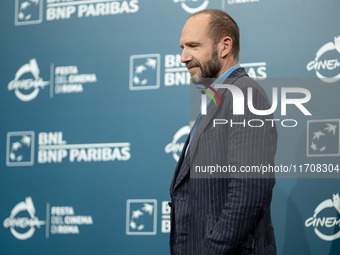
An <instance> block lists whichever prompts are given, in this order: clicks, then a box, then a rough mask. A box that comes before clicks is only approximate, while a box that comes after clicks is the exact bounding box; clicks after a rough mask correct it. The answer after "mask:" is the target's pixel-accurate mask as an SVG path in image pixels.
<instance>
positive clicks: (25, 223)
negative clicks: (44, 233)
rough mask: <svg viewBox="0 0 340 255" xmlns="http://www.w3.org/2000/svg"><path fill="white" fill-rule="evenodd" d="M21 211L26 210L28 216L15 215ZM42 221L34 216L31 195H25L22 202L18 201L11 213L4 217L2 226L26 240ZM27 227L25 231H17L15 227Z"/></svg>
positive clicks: (20, 238)
mask: <svg viewBox="0 0 340 255" xmlns="http://www.w3.org/2000/svg"><path fill="white" fill-rule="evenodd" d="M21 212H28V214H29V216H30V218H29V217H16V216H17V215H18V214H19V213H21ZM44 224H45V222H44V221H39V219H38V218H37V217H36V216H35V208H34V204H33V201H32V198H31V197H27V198H26V200H25V201H24V202H20V203H18V204H17V205H16V206H14V208H13V210H12V211H11V215H10V216H9V217H8V218H7V219H5V221H4V227H5V228H10V230H11V233H12V234H13V236H15V237H16V238H17V239H19V240H26V239H28V238H30V237H32V236H33V234H34V232H35V227H38V228H40V226H41V225H44ZM18 228H19V229H24V230H25V229H27V231H26V232H23V233H22V232H19V231H17V229H18Z"/></svg>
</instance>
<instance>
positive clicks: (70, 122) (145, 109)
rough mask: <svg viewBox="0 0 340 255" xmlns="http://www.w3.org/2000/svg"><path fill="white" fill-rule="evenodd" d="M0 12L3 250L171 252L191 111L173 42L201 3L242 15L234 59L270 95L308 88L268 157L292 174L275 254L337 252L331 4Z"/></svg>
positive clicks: (337, 50)
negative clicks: (173, 204) (173, 197)
mask: <svg viewBox="0 0 340 255" xmlns="http://www.w3.org/2000/svg"><path fill="white" fill-rule="evenodd" d="M0 6H1V8H0V20H1V21H0V26H1V36H0V41H1V48H0V59H1V61H0V70H1V78H0V109H1V116H0V167H1V170H0V222H1V225H0V253H1V254H51V255H53V254H72V253H73V254H84V255H85V254H155V255H159V254H169V249H168V237H169V232H170V225H169V223H170V209H169V207H168V206H167V201H168V200H169V192H168V191H169V185H170V182H171V178H172V174H173V171H174V168H175V165H176V160H177V159H178V155H179V153H180V151H181V149H182V146H183V142H184V141H185V138H186V136H187V134H188V133H189V130H190V127H189V122H190V120H192V118H193V117H192V116H190V108H193V107H194V106H193V104H191V105H190V97H191V96H190V79H189V78H190V77H189V74H188V72H187V70H186V68H184V66H183V65H182V64H181V63H180V54H181V50H180V48H179V38H180V34H181V30H182V27H183V25H184V23H185V20H186V18H187V16H188V15H190V14H191V13H193V12H196V11H199V10H202V9H206V8H215V9H221V10H224V11H226V12H228V13H229V14H230V15H231V16H232V17H233V18H234V19H235V20H236V21H237V23H238V24H239V27H240V33H241V52H240V61H239V62H240V64H241V65H242V66H243V67H244V68H245V69H246V71H247V72H248V74H249V75H250V76H251V77H252V78H255V79H257V80H258V82H259V83H261V84H262V86H263V87H264V88H265V90H266V91H267V93H268V94H269V97H270V98H272V87H277V88H278V91H279V103H280V102H281V101H280V95H281V94H280V93H281V89H282V88H284V87H300V88H305V89H307V90H308V91H309V92H310V93H311V99H310V100H309V101H308V102H307V103H306V104H304V105H305V107H306V108H307V109H308V110H309V111H310V112H311V113H312V115H311V116H306V115H304V114H303V113H302V112H301V111H300V110H299V109H298V108H297V107H294V106H288V107H287V115H283V114H282V113H281V111H280V105H279V107H278V109H277V111H276V112H275V116H276V118H277V119H280V121H277V123H278V132H279V144H278V152H277V156H276V163H277V165H278V166H281V168H291V169H292V168H293V169H294V167H295V169H297V171H296V172H297V173H294V174H286V173H283V174H278V178H277V184H276V186H275V189H274V195H273V202H272V214H273V224H274V228H275V235H276V240H277V248H278V254H289V255H295V254H296V255H298V254H313V255H320V254H331V255H335V254H340V198H339V192H340V185H339V184H340V182H339V179H338V177H339V175H340V171H339V167H340V165H339V164H340V161H339V158H340V134H339V127H340V115H339V111H338V109H339V108H340V103H339V95H340V82H339V79H340V56H339V54H340V37H339V36H340V30H339V24H340V18H339V10H340V2H339V1H337V0H327V1H317V0H308V1H307V0H301V1H292V0H285V1H284V0H210V1H209V0H162V1H159V0H158V1H156V0H148V1H139V0H124V1H117V0H82V1H81V0H79V1H78V0H11V1H9V0H6V1H2V2H1V3H0ZM291 96H292V95H291ZM294 96H295V98H296V97H297V95H294ZM294 96H293V97H294ZM298 96H301V94H300V95H298ZM287 119H293V120H295V121H296V123H297V126H296V127H285V125H288V124H291V123H292V122H288V121H287V122H283V124H282V121H283V120H287ZM294 123H295V122H294ZM306 171H307V173H306Z"/></svg>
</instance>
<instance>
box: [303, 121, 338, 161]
mask: <svg viewBox="0 0 340 255" xmlns="http://www.w3.org/2000/svg"><path fill="white" fill-rule="evenodd" d="M339 127H340V119H329V120H309V121H307V157H329V156H340V134H339Z"/></svg>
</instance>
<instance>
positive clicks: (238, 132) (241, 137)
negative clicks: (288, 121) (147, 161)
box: [170, 68, 277, 255]
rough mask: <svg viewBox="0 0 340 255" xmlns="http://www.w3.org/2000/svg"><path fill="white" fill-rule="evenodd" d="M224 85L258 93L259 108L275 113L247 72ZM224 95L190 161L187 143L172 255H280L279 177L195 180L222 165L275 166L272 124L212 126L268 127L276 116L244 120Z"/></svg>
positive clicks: (177, 188)
mask: <svg viewBox="0 0 340 255" xmlns="http://www.w3.org/2000/svg"><path fill="white" fill-rule="evenodd" d="M224 83H225V84H234V85H236V86H238V87H239V88H240V89H242V91H243V92H244V94H245V95H246V94H247V88H248V87H252V88H253V92H254V93H253V104H254V107H255V108H256V109H269V108H270V106H269V102H268V99H267V97H266V95H265V93H264V91H263V90H262V88H260V86H259V85H258V84H257V83H256V82H254V81H253V80H251V79H250V78H249V77H248V76H247V74H246V73H245V71H244V69H243V68H239V69H237V70H235V71H234V72H233V73H232V74H231V75H230V76H229V78H228V79H226V81H225V82H224ZM218 93H219V94H220V96H221V98H222V99H223V106H220V107H215V106H214V105H212V104H209V106H208V114H207V115H205V116H203V117H202V120H201V122H200V124H199V126H198V128H197V130H196V133H195V135H194V137H193V138H192V141H191V143H190V147H189V151H188V153H187V155H186V156H184V151H185V148H186V146H187V144H188V139H187V141H186V143H185V147H184V149H183V151H182V155H181V157H180V159H179V162H178V165H177V167H176V169H175V173H174V177H173V180H172V183H171V186H170V195H171V200H172V210H171V233H170V250H171V254H176V255H178V254H185V255H191V254H192V255H201V254H202V255H203V254H205V255H218V254H230V255H238V254H240V255H244V254H253V255H274V254H276V246H275V239H274V231H273V227H272V223H271V215H270V202H271V197H272V189H273V186H274V184H275V179H274V176H271V175H269V174H268V175H265V176H255V175H253V174H251V175H248V176H246V177H247V178H244V176H239V175H234V174H227V175H226V176H222V177H224V178H211V177H210V178H194V177H201V176H197V174H196V175H195V172H194V170H195V166H204V165H216V164H219V165H220V166H223V165H232V166H235V167H237V168H239V167H240V166H241V165H244V166H254V165H255V166H257V165H260V164H263V165H268V164H271V165H273V164H274V156H275V152H276V142H277V135H276V128H275V127H271V125H272V123H271V122H268V121H267V122H266V123H265V124H264V125H263V126H262V127H259V128H251V127H249V126H247V125H246V126H245V127H244V126H243V125H236V126H233V127H230V126H226V125H220V126H217V127H215V128H213V126H212V120H213V119H219V118H220V119H233V120H234V121H235V122H242V121H243V119H245V120H246V121H247V120H249V119H261V120H263V121H265V119H273V116H256V115H253V114H252V113H250V112H249V111H247V110H246V112H245V115H244V116H239V115H238V116H236V115H235V116H234V115H233V114H232V96H231V93H230V91H229V90H227V89H219V90H218ZM245 98H247V97H246V96H245ZM245 109H248V107H245ZM220 177H221V176H220ZM255 177H256V178H255ZM259 177H260V178H259Z"/></svg>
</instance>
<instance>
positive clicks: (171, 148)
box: [165, 125, 190, 161]
mask: <svg viewBox="0 0 340 255" xmlns="http://www.w3.org/2000/svg"><path fill="white" fill-rule="evenodd" d="M189 133H190V126H189V125H188V126H184V127H182V128H181V129H179V130H178V131H177V132H176V134H175V135H174V137H173V139H172V142H171V143H169V144H168V145H167V146H165V152H166V153H172V156H173V157H174V159H175V160H176V161H178V160H179V156H180V155H181V152H182V150H183V147H184V142H183V141H182V142H181V141H180V140H181V138H182V137H186V136H187V135H188V134H189Z"/></svg>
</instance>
